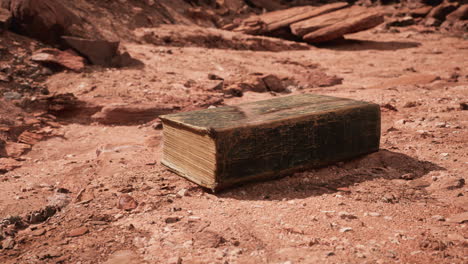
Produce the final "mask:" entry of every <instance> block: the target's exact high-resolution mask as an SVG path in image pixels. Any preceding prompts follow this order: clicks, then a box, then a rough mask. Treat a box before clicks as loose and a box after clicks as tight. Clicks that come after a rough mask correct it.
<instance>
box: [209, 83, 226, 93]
mask: <svg viewBox="0 0 468 264" xmlns="http://www.w3.org/2000/svg"><path fill="white" fill-rule="evenodd" d="M223 87H224V81H218V82H216V83H215V84H214V85H213V86H212V87H211V88H210V90H214V91H222V90H223Z"/></svg>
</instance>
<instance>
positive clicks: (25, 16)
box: [10, 0, 81, 44]
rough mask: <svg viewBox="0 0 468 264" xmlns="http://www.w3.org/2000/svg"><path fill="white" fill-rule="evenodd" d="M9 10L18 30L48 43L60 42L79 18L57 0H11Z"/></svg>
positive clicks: (75, 26) (76, 23) (78, 23)
mask: <svg viewBox="0 0 468 264" xmlns="http://www.w3.org/2000/svg"><path fill="white" fill-rule="evenodd" d="M10 11H11V14H12V17H13V21H14V24H15V25H14V26H15V28H17V29H18V32H19V33H21V34H24V35H27V36H30V37H32V38H36V39H38V40H41V41H44V42H46V43H49V44H59V43H61V40H60V37H61V36H62V35H64V34H71V31H72V30H74V29H72V26H73V27H74V28H77V26H79V25H80V23H81V19H80V18H79V17H78V16H77V15H75V14H74V13H73V12H72V11H70V10H69V9H68V8H66V7H65V6H64V5H63V4H61V1H57V0H41V1H35V0H11V3H10Z"/></svg>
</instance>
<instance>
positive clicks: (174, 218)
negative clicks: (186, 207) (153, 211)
mask: <svg viewBox="0 0 468 264" xmlns="http://www.w3.org/2000/svg"><path fill="white" fill-rule="evenodd" d="M179 221H180V218H179V217H177V216H169V217H166V219H164V222H166V224H173V223H177V222H179Z"/></svg>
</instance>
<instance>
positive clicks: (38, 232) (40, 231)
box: [31, 228, 46, 236]
mask: <svg viewBox="0 0 468 264" xmlns="http://www.w3.org/2000/svg"><path fill="white" fill-rule="evenodd" d="M45 233H46V230H45V229H43V228H39V229H36V230H34V231H31V235H32V236H42V235H44V234H45Z"/></svg>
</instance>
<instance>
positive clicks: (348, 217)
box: [338, 212, 357, 219]
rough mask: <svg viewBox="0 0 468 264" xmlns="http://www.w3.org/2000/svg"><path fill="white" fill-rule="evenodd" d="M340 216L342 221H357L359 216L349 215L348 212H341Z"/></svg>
mask: <svg viewBox="0 0 468 264" xmlns="http://www.w3.org/2000/svg"><path fill="white" fill-rule="evenodd" d="M338 216H339V217H340V218H341V219H357V216H355V215H354V214H352V213H348V212H339V213H338Z"/></svg>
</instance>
